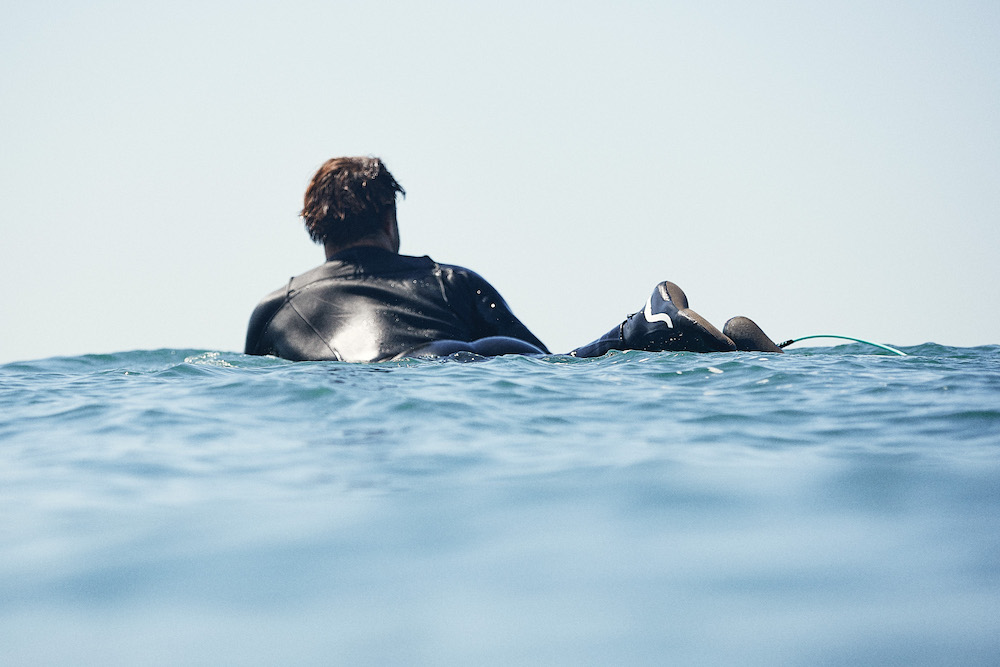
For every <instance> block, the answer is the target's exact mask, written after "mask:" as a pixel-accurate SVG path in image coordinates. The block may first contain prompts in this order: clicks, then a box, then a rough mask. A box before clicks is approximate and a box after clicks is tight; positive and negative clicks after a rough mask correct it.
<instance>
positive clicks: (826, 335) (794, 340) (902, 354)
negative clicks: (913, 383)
mask: <svg viewBox="0 0 1000 667" xmlns="http://www.w3.org/2000/svg"><path fill="white" fill-rule="evenodd" d="M810 338H840V339H842V340H852V341H854V342H855V343H864V344H865V345H871V346H873V347H878V348H881V349H883V350H887V351H889V352H892V353H894V354H898V355H899V356H901V357H905V356H908V355H907V354H906V352H902V351H900V350H897V349H896V348H894V347H889V346H888V345H883V344H882V343H873V342H871V341H870V340H862V339H860V338H852V337H851V336H834V335H832V334H817V335H815V336H802V337H801V338H792V339H791V340H786V341H785V342H784V343H778V347H781V348H785V347H788V346H789V345H792V344H794V343H798V342H799V341H800V340H809V339H810Z"/></svg>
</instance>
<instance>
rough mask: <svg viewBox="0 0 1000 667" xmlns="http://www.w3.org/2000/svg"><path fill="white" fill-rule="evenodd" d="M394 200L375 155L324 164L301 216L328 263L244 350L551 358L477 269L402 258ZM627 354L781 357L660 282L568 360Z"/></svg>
mask: <svg viewBox="0 0 1000 667" xmlns="http://www.w3.org/2000/svg"><path fill="white" fill-rule="evenodd" d="M397 193H400V194H403V195H404V196H405V194H406V193H405V191H404V190H403V188H402V187H401V186H400V185H399V184H398V183H397V182H396V180H395V179H394V178H393V177H392V174H390V173H389V171H388V170H387V169H386V168H385V165H384V164H383V163H382V161H381V160H380V159H378V158H369V157H363V158H353V157H347V158H334V159H332V160H328V161H327V162H326V163H325V164H324V165H323V166H322V167H320V169H319V171H317V172H316V174H315V176H313V179H312V182H311V183H310V184H309V187H308V189H307V190H306V194H305V204H304V206H303V209H302V218H303V220H304V221H305V225H306V229H307V230H308V232H309V235H310V237H311V238H312V239H313V240H314V241H316V242H317V243H321V244H323V247H324V249H325V251H326V259H327V261H326V262H325V263H324V264H322V265H320V266H318V267H316V268H315V269H312V270H311V271H307V272H306V273H304V274H302V275H300V276H297V277H295V278H292V279H291V280H290V281H289V282H288V284H287V285H286V286H285V287H283V288H281V289H279V290H276V291H275V292H272V293H271V294H269V295H268V296H267V297H265V298H264V299H263V301H261V302H260V304H259V305H258V306H257V308H256V309H255V310H254V312H253V315H252V316H251V318H250V325H249V328H248V330H247V339H246V347H245V351H246V353H247V354H257V355H265V354H270V355H274V356H278V357H282V358H285V359H290V360H293V361H302V360H337V361H359V362H371V361H385V360H390V359H399V358H403V357H420V356H431V357H436V356H447V355H451V354H454V353H457V352H471V353H475V354H479V355H483V356H496V355H501V354H545V353H548V350H547V349H546V348H545V345H544V344H542V342H541V341H540V340H538V338H536V337H535V336H534V334H532V333H531V332H530V331H529V330H528V328H527V327H526V326H524V324H522V323H521V321H520V320H518V319H517V318H516V317H515V316H514V314H513V313H512V312H511V310H510V308H509V307H508V306H507V304H506V302H505V301H504V300H503V298H502V297H501V296H500V294H499V293H498V292H497V291H496V289H494V288H493V286H492V285H490V284H489V283H488V282H486V280H484V279H483V278H482V277H481V276H479V275H478V274H476V273H475V272H473V271H470V270H468V269H465V268H462V267H459V266H452V265H448V264H438V263H437V262H435V261H433V260H432V259H430V258H429V257H426V256H425V257H410V256H407V255H400V254H399V227H398V225H397V221H396V194H397ZM625 349H641V350H652V351H655V350H690V351H695V352H721V351H731V350H736V349H740V350H750V349H752V350H762V351H771V352H780V351H781V350H780V348H778V347H777V346H776V345H775V344H774V343H773V342H772V341H771V340H770V339H769V338H767V336H765V335H764V333H763V332H762V331H760V329H759V328H758V327H757V326H756V325H755V324H754V323H753V322H751V321H750V320H748V319H746V318H733V319H732V320H730V321H729V322H727V324H726V327H725V328H724V333H723V332H720V331H719V330H718V329H716V328H715V327H713V326H712V325H711V324H710V323H708V322H707V321H706V320H704V319H703V318H702V317H701V316H700V315H698V314H697V313H695V312H694V311H692V310H690V309H689V308H688V306H687V298H686V297H685V296H684V292H683V291H682V290H681V289H680V288H679V287H677V286H676V285H674V284H673V283H669V282H663V283H660V284H659V285H657V286H656V288H655V289H654V290H653V294H652V295H651V296H650V298H649V300H648V301H647V303H646V306H645V308H644V309H643V310H642V311H639V312H638V313H636V314H635V315H630V316H629V317H628V319H626V320H625V321H624V322H622V323H621V324H620V325H619V326H618V327H616V328H615V329H612V330H611V331H610V332H608V333H607V334H605V335H604V336H602V337H601V338H599V339H598V340H596V341H594V342H593V343H590V344H588V345H585V346H583V347H580V348H577V349H576V350H573V351H572V352H571V353H570V354H572V355H575V356H580V357H595V356H600V355H603V354H605V353H606V352H608V351H609V350H625Z"/></svg>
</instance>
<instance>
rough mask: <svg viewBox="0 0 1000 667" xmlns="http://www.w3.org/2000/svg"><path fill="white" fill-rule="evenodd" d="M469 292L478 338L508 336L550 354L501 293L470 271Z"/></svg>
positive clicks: (468, 275) (468, 276) (468, 277)
mask: <svg viewBox="0 0 1000 667" xmlns="http://www.w3.org/2000/svg"><path fill="white" fill-rule="evenodd" d="M466 278H467V280H468V286H469V291H470V292H471V294H472V295H473V297H474V301H475V311H476V320H477V324H478V330H477V331H476V332H475V333H476V338H486V337H487V336H507V337H510V338H517V339H519V340H523V341H525V342H528V343H531V344H532V345H534V346H535V347H537V348H539V349H540V350H542V351H544V352H545V353H546V354H548V353H549V349H548V348H547V347H545V344H544V343H543V342H542V341H540V340H539V339H538V337H536V336H535V334H533V333H531V331H530V330H528V327H526V326H525V325H524V324H523V323H522V322H521V320H519V319H517V317H516V316H515V315H514V313H513V312H512V311H511V309H510V306H508V305H507V302H506V301H504V299H503V297H502V296H500V292H498V291H497V290H496V288H495V287H493V285H491V284H489V283H488V282H487V281H486V280H485V279H484V278H483V277H482V276H480V275H479V274H477V273H475V272H473V271H469V272H468V274H467V275H466Z"/></svg>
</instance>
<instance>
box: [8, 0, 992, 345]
mask: <svg viewBox="0 0 1000 667" xmlns="http://www.w3.org/2000/svg"><path fill="white" fill-rule="evenodd" d="M4 17H5V18H4V21H3V23H2V24H0V90H2V95H3V104H2V106H0V155H2V157H0V218H2V220H3V225H4V227H3V228H4V229H5V230H6V231H7V236H6V240H5V242H4V243H2V244H0V277H2V279H3V285H4V287H3V289H2V290H0V314H2V317H3V327H2V336H0V362H5V361H12V360H16V359H30V358H40V357H47V356H53V355H75V354H83V353H90V352H111V351H124V350H132V349H150V348H160V347H170V348H180V347H193V348H202V349H213V350H224V351H239V350H242V345H243V337H244V334H245V328H246V323H247V319H248V317H249V315H250V312H251V310H252V309H253V307H254V305H255V304H256V302H257V301H258V300H259V299H260V297H262V296H263V295H264V294H265V293H267V292H269V291H271V290H273V289H275V288H277V287H279V286H280V285H282V284H283V283H284V282H285V281H286V280H287V279H288V277H289V276H291V275H293V274H297V273H301V272H302V271H304V270H306V269H308V268H310V267H312V266H314V265H315V264H318V263H319V262H320V261H321V260H322V252H321V249H320V248H319V247H317V246H313V245H311V243H310V242H309V240H308V237H307V236H306V234H305V232H304V231H302V228H301V224H300V222H299V221H298V220H297V218H296V214H297V211H298V209H299V208H300V206H301V196H302V192H303V190H304V188H305V186H306V184H307V182H308V179H309V177H310V176H311V175H312V173H313V171H314V170H315V169H316V168H317V167H318V166H319V165H320V164H321V163H322V162H323V161H324V160H325V159H326V158H328V157H332V156H335V155H348V154H375V155H380V156H381V157H383V159H385V161H386V163H387V164H388V166H389V168H390V169H391V170H392V171H393V173H394V174H395V176H396V177H397V179H398V180H399V181H400V182H401V183H402V184H403V186H404V187H405V188H406V189H407V192H408V197H407V198H406V200H404V201H403V202H401V204H400V209H399V219H400V228H401V233H402V239H403V252H406V253H410V254H418V255H419V254H430V255H431V256H432V257H434V258H435V259H437V260H438V261H441V262H449V263H455V264H462V265H466V266H468V267H470V268H472V269H474V270H476V271H478V272H480V273H481V274H483V275H484V276H485V277H486V278H487V279H488V280H490V281H491V282H493V284H494V285H496V286H497V288H498V289H500V291H501V293H503V294H504V296H505V297H506V299H507V301H508V302H509V303H510V305H511V306H512V307H513V309H514V312H515V313H516V314H518V315H519V316H520V317H521V319H522V320H524V322H525V323H526V324H527V325H528V326H529V327H530V328H531V329H532V330H533V331H534V332H535V333H536V334H537V335H538V336H539V337H541V338H542V340H544V341H545V342H546V343H547V344H548V345H549V347H551V348H552V349H553V350H556V351H566V350H568V349H570V348H572V347H574V346H576V345H579V344H582V343H584V342H587V341H589V340H591V339H593V338H595V337H596V336H598V335H600V334H602V333H604V332H605V331H607V330H608V329H610V328H612V327H613V326H615V325H616V324H617V323H618V322H619V321H620V320H621V319H622V317H623V316H624V315H626V314H627V313H629V312H634V311H635V310H638V309H639V308H640V307H641V306H642V304H643V303H644V301H645V299H646V296H647V295H648V293H649V291H650V289H651V288H652V286H653V285H654V284H655V283H656V282H657V281H659V280H661V279H664V278H667V279H671V280H673V281H675V282H677V283H678V284H680V285H681V286H682V287H684V289H685V290H686V291H687V293H688V296H689V297H690V299H691V305H692V307H694V308H695V309H696V310H698V311H699V312H701V313H702V314H703V315H705V316H706V317H708V318H709V319H710V320H712V321H713V322H715V323H716V324H718V325H720V326H721V324H722V322H724V321H725V319H727V318H728V317H730V316H732V315H735V314H745V315H749V316H751V317H753V318H754V319H756V320H757V321H758V322H759V323H760V324H761V325H762V326H763V327H764V329H765V330H766V331H767V332H768V333H769V334H771V335H772V337H773V338H775V339H779V340H783V339H785V338H791V337H796V336H804V335H809V334H817V333H835V334H843V335H851V336H858V337H862V338H868V339H872V340H877V341H881V342H887V343H895V344H900V345H909V344H916V343H922V342H925V341H934V342H938V343H943V344H948V345H960V346H964V345H977V344H985V343H1000V331H998V329H1000V326H998V325H1000V316H998V315H997V310H998V307H1000V286H998V271H997V269H996V259H995V257H996V255H997V249H998V248H1000V231H998V228H997V223H998V221H1000V194H998V186H997V184H998V183H1000V42H998V40H997V35H1000V4H998V3H996V2H992V1H991V2H954V1H951V0H949V1H947V2H946V1H940V2H875V3H872V2H838V3H821V2H811V3H804V2H756V3H744V2H705V3H703V2H698V3H693V2H692V3H671V2H659V3H652V2H650V3H638V2H624V3H618V4H616V5H614V6H612V5H610V4H609V3H596V2H557V3H544V4H538V3H535V2H530V3H529V2H512V3H504V4H503V5H499V4H494V3H490V4H489V5H487V4H485V3H470V2H432V3H404V2H373V3H338V2H300V1H295V0H286V1H282V2H266V3H265V2H211V1H209V2H173V3H146V2H100V1H89V2H14V3H5V6H4Z"/></svg>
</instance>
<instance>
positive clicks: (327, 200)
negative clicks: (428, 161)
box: [301, 157, 406, 247]
mask: <svg viewBox="0 0 1000 667" xmlns="http://www.w3.org/2000/svg"><path fill="white" fill-rule="evenodd" d="M397 192H399V193H402V194H403V196H406V191H405V190H403V188H402V187H400V185H399V183H397V182H396V179H394V178H393V177H392V174H390V173H389V170H388V169H386V168H385V165H384V164H383V163H382V160H380V159H379V158H377V157H338V158H333V159H331V160H327V161H326V162H325V163H324V164H323V166H322V167H320V168H319V171H317V172H316V175H315V176H313V178H312V182H310V183H309V187H308V188H307V189H306V195H305V203H304V206H303V208H302V213H301V215H302V219H303V220H304V221H305V224H306V230H307V231H308V232H309V236H310V237H311V238H312V240H313V241H315V242H317V243H322V244H325V245H332V246H338V247H345V246H349V245H351V244H353V243H356V242H357V241H360V240H362V239H365V238H367V237H370V236H372V235H374V234H377V233H378V232H379V231H380V230H382V229H383V226H384V225H385V221H386V214H387V213H388V212H389V211H395V209H396V193H397Z"/></svg>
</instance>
